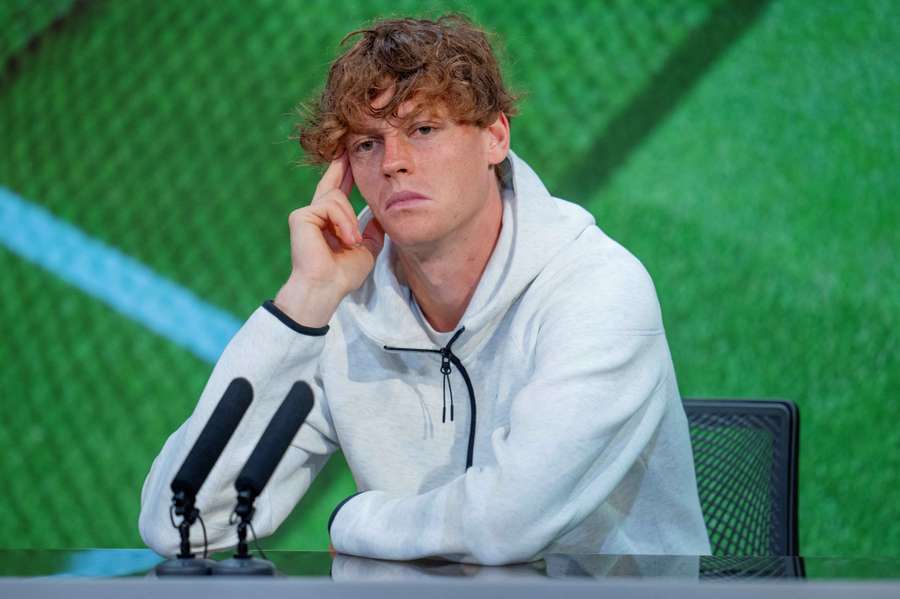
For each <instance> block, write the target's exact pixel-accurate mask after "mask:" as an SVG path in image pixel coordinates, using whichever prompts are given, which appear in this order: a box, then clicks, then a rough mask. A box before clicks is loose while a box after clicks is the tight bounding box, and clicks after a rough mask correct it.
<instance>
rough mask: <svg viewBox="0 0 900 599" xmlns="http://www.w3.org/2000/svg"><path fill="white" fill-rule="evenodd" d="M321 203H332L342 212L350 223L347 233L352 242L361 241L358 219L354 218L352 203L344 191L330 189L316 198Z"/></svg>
mask: <svg viewBox="0 0 900 599" xmlns="http://www.w3.org/2000/svg"><path fill="white" fill-rule="evenodd" d="M317 201H318V202H321V203H328V204H334V205H335V206H337V207H338V208H340V210H341V211H342V212H343V213H344V217H345V220H346V221H347V222H349V223H350V228H349V230H348V233H350V236H351V237H352V238H353V241H352V243H359V242H361V241H362V235H360V234H359V221H358V220H357V218H356V212H354V211H353V205H352V204H351V203H350V200H348V199H347V196H346V195H344V193H343V192H342V191H340V190H337V189H332V190H331V192H329V193H326V194H325V195H324V196H323V197H322V198H320V199H319V200H317Z"/></svg>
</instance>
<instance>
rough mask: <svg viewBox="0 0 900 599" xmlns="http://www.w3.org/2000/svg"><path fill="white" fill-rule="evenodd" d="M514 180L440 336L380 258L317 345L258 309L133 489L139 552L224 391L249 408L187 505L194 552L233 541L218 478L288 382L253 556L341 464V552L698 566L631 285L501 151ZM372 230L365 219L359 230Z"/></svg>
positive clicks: (599, 243)
mask: <svg viewBox="0 0 900 599" xmlns="http://www.w3.org/2000/svg"><path fill="white" fill-rule="evenodd" d="M510 163H511V171H512V177H511V180H512V182H511V184H510V183H509V180H508V181H507V183H508V185H507V186H506V187H505V188H504V193H503V203H504V207H503V224H502V229H501V232H500V238H499V239H498V241H497V245H496V247H495V249H494V253H493V254H492V256H491V259H490V261H489V262H488V264H487V267H486V269H485V272H484V274H483V276H482V278H481V281H480V282H479V284H478V287H477V289H476V290H475V293H474V295H473V297H472V300H471V302H470V304H469V306H468V308H467V309H466V312H465V314H464V315H463V317H462V320H461V321H460V324H459V326H458V328H457V330H456V331H455V332H453V333H438V332H435V331H434V330H433V329H432V328H431V327H430V326H429V324H428V322H427V321H426V320H425V318H424V317H423V316H422V314H421V312H420V311H419V309H418V307H417V305H416V303H415V300H414V298H413V297H412V294H411V292H410V290H409V288H408V287H406V286H405V285H403V284H402V282H400V281H398V279H397V277H396V276H395V275H394V271H393V269H392V256H393V253H394V252H393V249H392V246H391V242H390V239H386V240H385V246H384V249H383V250H382V252H381V254H380V255H379V257H378V259H377V260H376V264H375V268H374V270H373V272H372V273H371V275H370V276H369V277H368V278H367V279H366V281H365V283H364V284H363V286H362V287H361V288H360V289H359V290H358V291H356V292H354V293H352V294H350V295H349V296H347V297H346V298H345V299H344V301H343V302H342V303H341V304H340V306H339V308H338V310H337V312H336V313H335V315H334V317H333V318H332V320H331V323H330V330H329V331H328V332H327V334H324V335H313V334H309V333H310V332H313V331H306V334H304V333H302V332H298V331H299V330H302V329H298V327H297V326H296V325H294V324H293V323H291V322H290V321H289V319H287V317H285V316H284V315H283V314H279V313H278V311H277V309H276V308H274V306H273V305H272V304H271V303H267V304H266V306H265V307H263V308H260V309H258V310H257V311H256V312H255V313H254V314H253V315H252V316H251V317H250V319H249V320H248V321H247V322H246V323H245V324H244V326H243V327H242V328H241V330H240V331H239V332H238V333H237V335H235V337H234V339H232V340H231V342H230V343H229V345H228V347H227V348H226V349H225V351H224V353H223V354H222V357H221V358H220V359H219V362H218V363H217V364H216V367H215V369H214V370H213V373H212V376H211V377H210V380H209V382H208V383H207V385H206V388H205V389H204V391H203V394H202V395H201V397H200V400H199V402H198V404H197V407H196V409H195V410H194V413H193V414H192V415H191V417H190V418H189V419H188V420H187V422H185V423H184V424H183V425H182V426H181V427H180V428H179V429H178V430H177V431H175V433H174V434H173V435H172V436H171V437H169V439H168V441H167V442H166V444H165V447H163V450H162V452H161V453H160V455H159V456H158V457H157V458H156V460H155V461H154V463H153V466H152V468H151V470H150V474H149V475H148V477H147V480H146V481H145V483H144V488H143V492H142V495H141V517H140V530H141V535H142V537H143V538H144V540H145V542H146V543H147V544H148V545H149V546H150V547H152V548H153V549H154V550H156V551H157V552H159V553H161V554H163V555H172V554H174V553H176V552H177V550H178V533H177V531H176V530H175V529H174V528H172V526H171V524H170V521H169V515H168V509H169V504H170V500H171V492H170V491H169V488H168V487H169V483H170V482H171V480H172V477H173V476H174V474H175V472H176V471H177V469H178V468H179V467H180V465H181V463H182V461H183V460H184V458H185V456H186V454H187V452H188V450H189V449H190V447H191V446H192V445H193V443H194V441H195V439H196V438H197V436H198V435H199V433H200V431H201V429H202V428H203V426H204V424H205V423H206V421H207V420H208V418H209V416H210V414H211V412H212V410H213V409H214V408H215V406H216V404H217V402H218V400H219V398H220V397H221V396H222V393H223V392H224V391H225V388H226V387H227V386H228V383H229V382H230V381H231V379H232V378H234V377H237V376H242V377H245V378H246V379H248V380H249V381H250V382H251V383H252V385H253V389H254V400H253V403H252V404H251V406H250V408H249V410H248V411H247V413H246V415H245V416H244V419H243V420H242V421H241V424H240V425H239V427H238V429H237V431H236V432H235V434H234V436H233V437H232V439H231V441H230V442H229V444H228V446H227V447H226V450H225V452H224V454H223V455H222V457H221V458H220V459H219V461H218V462H217V464H216V466H215V467H214V468H213V470H212V472H211V474H210V476H209V478H208V479H207V480H206V483H205V484H204V486H203V488H202V489H201V490H200V492H199V494H198V497H197V506H198V507H199V508H200V510H201V514H202V516H203V518H204V520H205V522H206V526H207V529H208V532H209V540H210V548H211V549H217V548H223V547H227V546H231V545H234V544H235V543H236V542H237V539H236V534H235V531H234V527H233V526H229V525H228V517H229V514H230V513H231V511H232V510H233V508H234V505H235V491H234V486H233V485H234V480H235V478H236V477H237V473H238V471H239V470H240V469H241V467H242V466H243V464H244V462H245V461H246V459H247V457H248V456H249V454H250V452H251V450H252V449H253V447H254V445H255V444H256V441H257V440H258V438H259V436H260V434H261V433H262V430H263V429H264V428H265V426H266V424H267V423H268V421H269V419H270V418H271V417H272V414H273V413H274V411H275V410H276V409H277V407H278V405H279V404H280V402H281V400H282V399H283V398H284V397H285V395H286V394H287V391H288V389H290V387H291V385H292V384H293V383H294V382H295V381H297V380H299V379H302V380H305V381H307V382H308V383H310V384H311V385H312V387H313V389H314V392H315V400H316V404H315V407H314V409H313V411H312V413H311V414H310V416H309V418H308V419H307V421H306V424H305V425H304V426H303V427H302V428H301V429H300V432H299V433H298V434H297V436H296V438H295V439H294V441H293V443H292V445H291V447H290V448H289V449H288V453H287V454H286V456H285V458H284V459H283V460H282V462H281V464H280V465H279V466H278V468H277V469H276V470H275V473H274V475H273V476H272V479H271V480H270V481H269V484H268V486H267V488H266V489H265V491H263V493H262V494H261V495H260V497H259V498H258V499H257V501H256V508H257V511H256V515H255V516H254V520H253V522H254V526H255V528H256V531H257V533H258V534H259V535H260V536H265V535H268V534H271V533H272V532H273V531H274V530H275V529H276V528H277V527H278V525H279V524H280V523H281V522H282V521H283V520H284V519H285V518H286V517H287V515H288V514H289V513H290V511H291V510H292V509H293V507H294V505H296V503H297V502H298V501H299V500H300V498H301V497H302V496H303V494H304V493H305V491H306V489H307V488H308V487H309V485H310V483H311V482H312V480H313V478H314V477H315V475H316V474H317V473H318V472H319V471H320V470H321V468H322V466H323V465H324V464H325V462H326V460H327V459H328V456H329V455H330V454H331V453H332V452H333V451H335V450H336V449H338V448H340V449H341V450H342V451H343V453H344V456H345V457H346V460H347V463H348V464H349V466H350V469H351V471H352V473H353V478H354V480H355V482H356V485H357V488H358V490H359V491H360V493H359V494H357V495H354V496H352V497H351V498H350V499H349V500H347V501H346V502H343V503H342V504H341V505H340V506H339V507H338V509H337V510H336V511H335V513H334V514H333V515H332V521H331V522H330V523H329V528H330V533H331V540H332V544H333V545H334V547H335V549H336V550H337V551H339V552H342V553H347V554H352V555H358V556H363V557H374V558H383V559H396V560H405V559H414V558H420V557H428V556H433V557H444V558H448V559H453V560H458V561H466V562H477V563H482V564H489V565H490V564H504V563H512V562H520V561H527V560H531V559H536V558H538V557H540V556H541V555H543V554H544V553H549V552H553V553H608V554H615V553H618V554H707V553H709V542H708V539H707V534H706V528H705V526H704V523H703V517H702V514H701V512H700V503H699V500H698V497H697V487H696V480H695V476H694V467H693V459H692V454H691V445H690V438H689V436H688V426H687V420H686V417H685V414H684V410H683V408H682V405H681V399H680V396H679V393H678V387H677V384H676V380H675V373H674V370H673V367H672V361H671V357H670V355H669V350H668V346H667V343H666V338H665V332H664V330H663V325H662V318H661V315H660V310H659V304H658V302H657V299H656V293H655V290H654V288H653V283H652V282H651V280H650V277H649V275H648V274H647V272H646V271H645V270H644V268H643V267H642V266H641V264H640V263H639V262H638V261H637V259H635V258H634V257H633V256H632V255H631V254H630V253H628V251H627V250H625V249H624V248H622V247H621V246H620V245H619V244H617V243H616V242H614V241H613V240H611V239H610V238H609V237H607V236H606V235H605V234H603V233H602V232H601V231H600V229H598V228H597V226H596V225H595V223H594V219H593V217H592V216H591V215H590V214H589V213H588V212H587V211H585V210H584V209H582V208H581V207H579V206H577V205H575V204H572V203H569V202H566V201H564V200H559V199H556V198H553V197H551V196H550V194H549V193H548V192H547V190H546V189H545V188H544V186H543V184H542V183H541V181H540V180H539V179H538V177H537V175H535V173H534V172H533V171H532V170H531V169H530V168H529V167H528V165H527V164H525V163H524V162H523V161H522V160H521V159H519V158H518V157H516V156H515V155H514V154H512V153H511V154H510ZM370 218H371V214H370V213H369V212H368V210H365V211H363V213H362V214H361V215H360V226H361V227H362V228H364V227H365V225H366V222H367V221H368V219H370ZM292 325H293V326H292ZM451 341H452V344H451V345H450V347H449V350H446V349H445V351H444V353H443V355H442V353H441V351H440V349H441V348H447V345H448V343H450V342H451ZM386 348H407V349H426V350H432V351H431V352H417V351H398V350H392V349H386ZM442 362H443V365H444V366H445V368H444V370H446V367H449V374H447V375H445V374H442ZM445 385H448V386H449V388H450V390H451V391H452V398H453V399H452V403H451V399H450V393H449V392H448V393H446V394H445V391H444V389H445ZM445 400H446V410H445V408H444V405H445ZM198 536H199V535H193V536H192V540H193V541H194V542H195V543H197V542H199V541H200V539H198V538H197V537H198Z"/></svg>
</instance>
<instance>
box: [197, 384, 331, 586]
mask: <svg viewBox="0 0 900 599" xmlns="http://www.w3.org/2000/svg"><path fill="white" fill-rule="evenodd" d="M312 407H313V392H312V389H310V387H309V385H307V384H306V383H304V382H303V381H297V382H296V383H294V386H293V387H291V390H290V391H288V394H287V397H285V398H284V401H283V402H281V405H280V406H279V407H278V410H277V411H276V412H275V415H274V416H272V420H271V421H270V422H269V425H268V426H267V427H266V430H265V431H264V432H263V434H262V437H260V439H259V442H258V443H257V444H256V447H254V448H253V453H251V454H250V458H249V459H248V460H247V463H246V464H244V467H243V469H242V470H241V472H240V474H239V475H238V477H237V480H236V481H235V483H234V486H235V488H236V489H237V492H238V497H237V506H236V507H235V508H234V514H235V515H237V517H238V519H239V521H238V525H237V537H238V544H237V553H235V554H234V557H233V558H231V559H227V560H223V561H220V562H216V564H215V568H214V569H213V574H217V575H222V576H273V575H274V574H275V566H274V564H272V562H270V561H268V560H267V559H254V558H253V557H251V556H250V553H249V551H248V547H247V527H248V526H249V527H250V529H251V530H253V525H252V524H251V523H250V521H251V520H252V518H253V513H254V512H255V511H256V510H255V508H254V507H253V501H254V500H255V499H256V498H257V497H258V496H259V494H260V493H262V491H263V489H264V488H265V487H266V483H268V482H269V479H270V478H271V477H272V473H273V472H274V471H275V468H276V467H278V464H279V462H281V458H282V457H284V453H285V452H286V451H287V448H288V445H290V444H291V440H293V438H294V437H295V436H296V435H297V431H298V430H300V426H301V425H302V424H303V423H304V421H306V417H307V416H309V412H310V411H311V410H312ZM253 536H254V537H255V536H256V533H255V532H254V533H253ZM260 553H262V550H260ZM263 557H265V554H263Z"/></svg>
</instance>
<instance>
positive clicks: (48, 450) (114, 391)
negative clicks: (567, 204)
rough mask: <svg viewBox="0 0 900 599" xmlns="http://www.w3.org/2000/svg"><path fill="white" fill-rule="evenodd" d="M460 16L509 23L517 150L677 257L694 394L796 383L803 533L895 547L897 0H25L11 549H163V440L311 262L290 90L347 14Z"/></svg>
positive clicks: (7, 373) (834, 546)
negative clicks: (245, 331)
mask: <svg viewBox="0 0 900 599" xmlns="http://www.w3.org/2000/svg"><path fill="white" fill-rule="evenodd" d="M449 10H461V11H464V12H465V13H467V14H468V15H470V16H471V17H472V18H473V19H474V20H476V21H477V22H478V23H480V24H482V25H483V26H485V27H487V28H488V29H490V30H493V31H496V32H497V34H498V40H499V42H500V46H501V47H502V48H503V56H504V59H503V61H504V65H505V69H506V72H507V74H508V78H509V80H510V82H511V83H512V85H513V86H514V87H515V88H516V89H518V90H520V91H522V92H524V96H523V101H522V104H521V116H519V117H518V118H516V119H514V121H513V130H512V131H513V133H512V137H513V147H514V148H515V149H516V150H517V152H519V154H520V155H522V156H523V157H524V158H525V159H526V160H528V161H529V162H530V163H531V164H532V165H533V166H534V168H535V169H536V170H537V171H538V172H539V173H541V174H542V176H543V177H544V178H545V180H546V182H547V183H548V185H549V187H550V189H551V190H552V191H553V192H554V193H556V194H557V195H560V196H562V197H566V198H568V199H571V200H574V201H577V202H579V203H581V204H582V205H584V206H585V207H587V208H588V209H590V210H591V211H592V212H593V213H594V214H595V215H596V217H597V220H598V222H599V224H600V226H601V227H602V228H603V229H604V230H605V231H606V232H607V233H609V234H610V235H611V236H612V237H614V238H616V239H618V240H619V241H620V242H622V243H623V244H624V245H625V246H626V247H628V248H629V249H631V250H632V251H633V252H634V253H635V254H636V255H637V256H638V257H639V258H641V260H642V261H643V262H644V264H645V265H646V266H647V268H648V269H649V270H650V272H651V274H652V275H653V277H654V280H655V282H656V285H657V289H658V292H659V296H660V300H661V303H662V306H663V315H664V319H665V323H666V328H667V333H668V337H669V341H670V344H671V347H672V352H673V355H674V359H675V363H676V368H677V372H678V375H679V380H680V387H681V390H682V393H683V394H685V395H724V396H745V397H746V396H777V397H787V398H790V399H793V400H795V401H796V402H797V403H798V404H799V405H800V408H801V412H802V415H803V429H802V431H803V438H802V455H801V469H800V473H801V494H800V496H801V513H800V517H801V519H800V523H801V545H802V548H803V552H804V553H806V554H809V555H813V554H866V553H868V554H892V555H895V556H896V555H900V507H898V506H900V493H898V490H897V486H896V479H895V478H894V477H895V476H896V473H897V472H898V471H900V451H898V449H900V432H898V427H897V424H896V423H897V422H898V420H900V401H898V397H897V396H898V391H900V360H898V354H900V341H898V333H897V331H898V329H900V322H898V314H900V284H898V281H900V267H898V263H900V261H898V259H897V258H898V256H897V254H898V233H897V229H898V225H900V205H898V191H900V185H898V182H900V176H898V168H897V165H898V164H900V119H898V116H900V110H898V107H900V67H898V62H897V60H896V56H897V48H900V9H898V4H897V3H895V2H893V1H891V0H834V1H828V2H825V1H822V2H817V1H808V0H771V1H764V0H758V1H757V0H746V1H739V0H647V1H642V2H632V1H630V0H617V1H613V0H610V1H604V2H599V1H594V2H575V1H570V0H554V1H552V2H550V1H547V2H540V1H529V2H525V1H519V2H517V1H510V0H503V1H500V0H486V1H484V2H471V3H466V2H432V3H427V4H424V5H423V4H420V3H416V2H408V1H400V2H386V1H376V2H353V1H349V2H348V1H329V2H325V1H300V0H297V1H285V2H281V1H263V0H254V1H244V0H240V1H238V0H223V1H219V0H216V1H214V0H203V1H201V0H195V1H187V2H176V1H174V0H159V1H156V2H150V1H137V0H119V1H111V0H107V1H101V0H95V1H81V2H73V1H71V0H69V1H66V0H56V1H50V0H46V1H27V0H12V1H10V0H4V1H3V2H2V4H0V65H2V72H0V298H2V299H0V323H2V328H0V397H2V406H0V414H2V416H0V418H2V427H0V454H2V456H3V457H2V462H0V463H2V466H0V480H2V481H3V484H4V487H3V490H2V496H3V502H2V505H3V509H2V510H0V530H2V531H4V533H5V534H4V535H2V537H0V546H3V547H20V548H26V547H85V546H137V545H139V544H140V539H139V536H138V534H137V528H136V520H137V514H138V508H139V493H140V488H141V483H142V481H143V478H144V476H145V474H146V472H147V469H148V467H149V464H150V461H151V460H152V458H153V457H154V456H155V455H156V453H157V451H158V450H159V448H160V447H161V445H162V443H163V441H164V440H165V438H166V436H167V435H168V434H169V433H170V432H171V431H172V430H174V429H175V428H176V427H177V425H178V424H179V423H180V422H181V421H183V419H184V418H185V417H186V416H187V415H188V414H189V413H190V410H191V408H192V406H193V404H194V402H195V401H196V398H197V396H198V395H199V393H200V390H201V389H202V387H203V384H204V383H205V381H206V378H207V376H208V375H209V372H210V368H211V366H212V364H213V363H214V361H215V358H216V356H217V355H218V352H219V351H221V348H222V346H223V345H224V343H225V342H227V339H228V338H229V336H230V335H231V334H232V333H233V332H234V330H235V328H236V327H237V326H239V324H240V323H241V322H242V321H243V319H245V318H246V317H247V316H248V315H249V314H250V312H251V311H252V310H253V309H254V308H255V307H257V306H258V305H259V304H260V303H261V302H262V301H263V300H265V299H267V298H269V297H271V296H272V295H273V294H274V293H275V291H276V290H277V289H278V287H279V285H280V284H281V282H282V281H283V279H284V278H285V276H286V274H287V272H288V269H289V257H288V245H287V244H288V239H287V229H286V216H287V214H288V213H289V212H290V210H292V209H293V208H295V207H297V206H300V205H302V204H304V203H306V202H307V201H308V198H309V196H310V193H311V191H312V189H313V188H314V185H315V181H316V180H317V177H318V172H316V171H315V170H313V169H309V168H302V167H298V166H297V165H296V162H297V161H298V160H299V159H300V157H301V154H300V150H299V149H298V147H297V146H296V144H295V143H294V142H291V141H289V139H288V138H289V137H290V136H291V133H292V126H293V124H294V122H295V115H294V107H295V106H296V104H297V103H298V101H300V100H302V99H307V98H309V97H310V96H311V95H312V94H313V93H314V91H315V90H316V89H317V87H318V86H319V85H321V82H322V80H323V76H324V74H325V72H326V69H327V66H328V62H329V60H330V59H331V58H332V57H333V56H334V54H335V52H336V51H337V48H338V42H339V40H340V39H341V37H342V36H343V34H344V33H346V32H347V31H349V30H351V29H355V28H358V27H360V26H363V25H364V24H365V23H367V22H368V21H369V20H370V19H372V18H374V17H376V16H383V15H398V14H413V15H429V16H435V15H437V14H441V13H443V12H446V11H449ZM357 202H358V198H357ZM548 399H550V398H548ZM352 491H353V483H352V480H351V478H350V476H349V473H348V472H347V469H346V465H345V464H344V463H343V461H342V459H341V458H340V456H337V457H335V458H334V459H333V460H332V461H331V462H330V463H329V465H328V467H327V468H326V470H325V471H324V472H323V474H322V475H321V477H320V480H319V481H318V482H317V483H316V485H315V486H314V487H313V489H312V490H311V492H310V493H309V494H308V496H307V497H306V498H305V499H304V500H303V502H302V503H301V504H300V506H299V507H298V508H297V510H296V511H295V512H294V514H292V516H291V517H290V519H289V520H288V522H287V523H286V525H285V526H284V527H283V529H282V530H281V531H279V532H278V534H277V535H276V536H275V537H274V538H273V539H272V540H270V541H268V542H267V543H266V546H267V547H272V548H298V549H300V548H310V549H312V548H319V549H321V548H324V547H325V546H326V545H327V535H326V533H325V521H326V519H327V515H328V514H329V513H330V511H331V509H332V507H333V506H334V505H335V503H336V502H337V501H338V500H340V499H341V498H343V497H345V496H346V495H347V494H348V493H350V492H352Z"/></svg>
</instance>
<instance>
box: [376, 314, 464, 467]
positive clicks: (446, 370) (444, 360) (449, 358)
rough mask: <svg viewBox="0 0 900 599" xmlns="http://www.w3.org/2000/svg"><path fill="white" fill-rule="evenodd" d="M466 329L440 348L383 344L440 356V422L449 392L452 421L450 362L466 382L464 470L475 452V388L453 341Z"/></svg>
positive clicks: (445, 413)
mask: <svg viewBox="0 0 900 599" xmlns="http://www.w3.org/2000/svg"><path fill="white" fill-rule="evenodd" d="M465 330H466V327H461V328H460V329H459V330H458V331H456V333H454V335H453V337H451V338H450V341H448V342H447V345H445V346H444V347H442V348H440V349H421V348H417V347H391V346H389V345H385V346H384V349H385V350H387V351H397V352H401V351H405V352H418V353H425V354H439V355H440V356H441V375H442V376H443V377H444V380H443V397H444V406H443V408H442V410H441V413H442V416H441V422H446V421H447V394H448V392H449V395H450V422H453V412H454V410H453V387H452V386H451V385H450V373H451V372H452V369H451V367H450V366H451V364H452V365H453V366H455V367H456V368H457V369H458V370H459V373H460V374H461V375H462V377H463V381H465V383H466V390H467V391H468V392H469V411H470V412H471V414H472V417H471V419H470V420H469V446H468V448H467V450H466V470H468V469H469V468H471V467H472V457H473V454H474V452H475V389H474V387H472V379H470V378H469V373H468V372H466V369H465V367H464V366H463V365H462V362H461V361H460V359H459V358H458V357H457V356H456V354H454V353H453V349H452V346H453V343H454V342H455V341H456V340H457V339H459V336H460V335H462V333H463V331H465Z"/></svg>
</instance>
